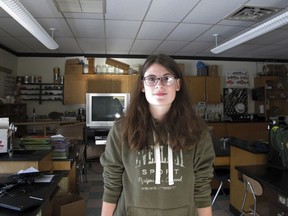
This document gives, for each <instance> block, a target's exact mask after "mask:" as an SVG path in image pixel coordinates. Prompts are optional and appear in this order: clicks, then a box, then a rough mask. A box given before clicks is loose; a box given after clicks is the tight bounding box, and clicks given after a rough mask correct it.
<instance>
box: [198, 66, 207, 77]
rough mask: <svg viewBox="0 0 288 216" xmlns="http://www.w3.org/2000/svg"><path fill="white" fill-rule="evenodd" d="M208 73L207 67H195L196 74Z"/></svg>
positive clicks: (204, 74)
mask: <svg viewBox="0 0 288 216" xmlns="http://www.w3.org/2000/svg"><path fill="white" fill-rule="evenodd" d="M207 75H208V68H207V67H204V68H197V76H207Z"/></svg>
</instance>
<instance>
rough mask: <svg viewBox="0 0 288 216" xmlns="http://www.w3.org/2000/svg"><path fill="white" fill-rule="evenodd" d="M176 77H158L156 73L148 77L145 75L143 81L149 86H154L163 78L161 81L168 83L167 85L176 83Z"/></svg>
mask: <svg viewBox="0 0 288 216" xmlns="http://www.w3.org/2000/svg"><path fill="white" fill-rule="evenodd" d="M175 79H176V78H175V77H174V76H172V75H165V76H162V77H156V76H154V75H150V76H147V77H143V81H144V83H145V84H146V85H147V86H154V85H157V83H158V82H159V80H161V82H162V83H163V84H164V85H166V86H170V85H173V84H174V83H175Z"/></svg>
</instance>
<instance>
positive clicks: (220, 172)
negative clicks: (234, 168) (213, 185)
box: [212, 167, 230, 205]
mask: <svg viewBox="0 0 288 216" xmlns="http://www.w3.org/2000/svg"><path fill="white" fill-rule="evenodd" d="M214 178H215V179H216V180H218V181H219V182H220V185H219V187H218V189H217V192H216V194H215V196H214V198H213V200H212V205H213V204H214V203H215V201H216V199H217V197H218V195H219V192H220V190H222V193H223V194H225V192H224V190H223V184H224V182H229V183H230V169H229V168H223V167H222V168H217V167H214Z"/></svg>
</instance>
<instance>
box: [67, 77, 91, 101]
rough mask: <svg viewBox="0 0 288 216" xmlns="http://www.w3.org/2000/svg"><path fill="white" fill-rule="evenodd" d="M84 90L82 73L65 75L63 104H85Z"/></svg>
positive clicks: (84, 83) (84, 84)
mask: <svg viewBox="0 0 288 216" xmlns="http://www.w3.org/2000/svg"><path fill="white" fill-rule="evenodd" d="M86 89H87V83H86V77H85V76H83V75H82V73H80V74H73V73H71V74H69V73H68V74H66V73H65V82H64V104H65V105H68V104H85V97H86Z"/></svg>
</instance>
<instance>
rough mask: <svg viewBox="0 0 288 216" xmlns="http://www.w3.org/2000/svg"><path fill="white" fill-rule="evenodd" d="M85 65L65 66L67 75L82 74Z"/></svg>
mask: <svg viewBox="0 0 288 216" xmlns="http://www.w3.org/2000/svg"><path fill="white" fill-rule="evenodd" d="M82 73H83V65H81V64H66V65H65V75H66V74H82Z"/></svg>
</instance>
